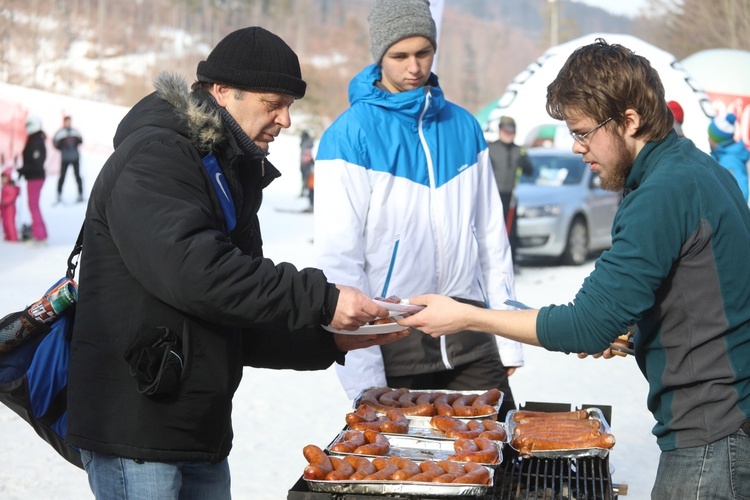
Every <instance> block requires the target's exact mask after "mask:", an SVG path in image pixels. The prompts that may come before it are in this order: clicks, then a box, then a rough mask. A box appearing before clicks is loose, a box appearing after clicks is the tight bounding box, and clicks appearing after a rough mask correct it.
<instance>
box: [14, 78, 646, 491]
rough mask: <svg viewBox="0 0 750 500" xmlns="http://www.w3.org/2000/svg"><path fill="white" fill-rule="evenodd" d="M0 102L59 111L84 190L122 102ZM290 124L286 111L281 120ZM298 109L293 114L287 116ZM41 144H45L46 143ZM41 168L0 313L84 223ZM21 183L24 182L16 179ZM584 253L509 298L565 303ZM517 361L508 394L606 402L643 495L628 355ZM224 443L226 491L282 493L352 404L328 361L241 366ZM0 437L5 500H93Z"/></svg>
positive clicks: (531, 270)
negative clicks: (43, 240) (34, 211)
mask: <svg viewBox="0 0 750 500" xmlns="http://www.w3.org/2000/svg"><path fill="white" fill-rule="evenodd" d="M0 92H2V95H3V97H4V98H5V99H6V100H12V99H18V100H19V101H20V102H21V103H23V104H25V105H26V106H27V107H29V108H30V110H31V112H32V113H36V114H39V115H40V116H42V118H43V122H44V130H45V132H46V133H47V135H48V136H51V135H52V134H54V132H55V130H56V128H57V126H58V124H59V123H60V122H61V119H62V115H63V114H64V113H70V114H72V115H73V125H74V126H75V127H77V128H78V129H79V130H80V131H81V133H82V135H83V138H84V148H83V150H82V164H81V166H82V176H83V179H84V188H85V189H89V188H90V186H91V184H92V183H93V181H94V179H95V177H96V175H97V172H98V170H99V168H100V166H101V165H102V163H103V162H104V161H105V160H106V158H107V156H108V154H109V153H110V152H111V139H112V136H113V135H114V131H115V128H116V126H117V123H118V122H119V120H120V118H121V117H122V116H123V115H124V113H125V112H126V111H127V110H126V109H125V108H121V107H117V106H110V105H105V104H100V103H94V102H91V101H84V100H80V99H73V98H69V97H65V96H59V95H52V94H46V93H43V92H38V91H32V90H28V89H23V88H19V87H14V86H9V85H4V84H0ZM292 118H293V121H294V118H295V117H292ZM298 118H300V117H298ZM49 150H50V153H53V152H54V150H53V149H52V148H49ZM298 158H299V141H298V136H297V134H292V133H286V134H282V136H280V137H279V138H278V139H277V141H276V142H274V143H272V144H271V156H270V160H271V161H272V162H273V163H274V164H275V165H276V166H277V167H278V168H279V169H280V170H281V171H282V173H283V174H284V175H283V176H282V178H281V179H279V180H277V181H276V182H274V183H273V184H272V185H271V186H270V187H269V188H268V189H267V190H266V196H265V201H264V205H263V208H262V209H261V212H260V219H261V224H262V227H263V239H264V249H265V253H266V255H267V256H268V257H270V258H272V259H274V260H275V261H289V262H292V263H294V264H296V265H297V266H298V267H300V268H303V267H310V266H312V265H313V257H312V248H313V247H312V237H313V226H312V224H313V220H314V216H313V215H309V214H294V213H282V212H279V211H277V210H276V209H277V208H281V209H288V208H291V209H302V208H304V207H306V206H307V200H306V199H304V198H299V188H300V182H301V181H300V177H299V166H298ZM47 168H48V177H47V181H46V182H45V184H44V188H43V190H42V200H41V208H42V213H43V215H44V218H45V221H46V223H47V230H48V232H49V240H48V244H47V245H46V246H32V245H30V244H26V243H16V244H11V243H8V242H0V275H1V276H2V277H3V282H4V284H5V286H3V287H2V289H0V304H2V309H0V316H2V315H5V314H7V313H9V312H12V311H16V310H19V309H21V308H23V307H25V306H26V305H28V304H29V303H31V302H32V301H34V300H36V299H37V298H38V296H39V295H40V294H41V293H42V292H43V291H44V290H46V289H47V287H48V286H49V285H51V284H52V283H53V282H54V281H56V280H57V279H58V278H59V277H61V276H62V275H63V273H64V272H65V266H66V262H67V257H68V254H69V253H70V250H71V248H72V246H73V243H74V241H75V239H76V236H77V235H78V231H79V229H80V225H81V222H82V221H83V217H84V212H85V204H75V203H72V202H73V200H74V199H75V191H76V188H75V180H74V178H73V175H72V173H68V178H67V179H66V181H65V185H64V193H63V197H64V199H65V200H67V202H66V203H65V204H62V205H56V206H55V205H53V203H54V200H55V191H56V189H55V187H56V184H57V179H58V174H57V172H58V171H59V166H58V159H57V156H55V155H54V154H51V155H50V158H49V159H48V164H47ZM21 188H22V190H25V182H24V181H22V182H21ZM25 203H26V198H25V196H24V197H23V198H22V199H21V200H19V205H18V213H19V215H18V220H17V222H18V224H19V226H20V224H21V223H22V222H28V221H29V212H28V208H26V206H25ZM592 269H593V262H588V263H586V264H584V265H583V266H581V267H557V266H556V267H544V266H534V267H523V268H522V270H521V272H520V273H519V274H518V276H517V277H516V293H517V296H518V298H519V300H521V301H523V302H526V303H527V304H530V305H532V306H542V305H546V304H549V303H566V302H568V301H570V300H572V298H573V296H574V294H575V292H576V291H577V290H578V288H579V287H580V285H581V283H582V282H583V279H584V278H585V277H586V276H587V275H588V273H589V272H591V270H592ZM525 352H526V365H525V366H524V367H523V368H520V369H518V370H517V372H516V373H515V374H514V375H513V376H512V377H511V385H512V387H513V392H514V394H515V396H516V400H517V402H521V403H523V402H528V401H544V402H557V403H568V404H573V405H576V406H579V405H581V404H595V405H610V406H612V422H611V428H612V432H613V433H614V434H615V436H616V437H617V444H616V445H615V447H614V449H613V450H612V452H611V459H610V463H611V466H612V468H613V481H614V482H615V483H619V484H622V483H624V484H627V485H628V487H629V489H628V493H627V497H628V498H633V499H636V500H637V499H646V498H649V494H650V490H651V486H652V484H653V480H654V476H655V473H656V468H657V464H658V457H659V450H658V448H657V445H656V441H655V438H654V437H653V436H652V435H651V427H652V426H653V425H654V420H653V417H652V416H651V414H650V413H649V412H648V411H647V409H646V394H647V385H646V382H645V379H644V377H643V376H642V374H641V373H640V371H639V370H638V368H637V366H636V363H635V360H634V359H633V358H632V357H626V358H618V357H616V358H614V359H611V360H603V359H598V360H594V359H592V358H587V359H584V360H580V359H578V358H577V357H576V356H575V355H564V354H560V353H551V352H547V351H545V350H544V349H541V348H536V347H530V346H527V347H526V348H525ZM234 403H235V406H234V414H233V416H234V431H235V437H234V448H233V449H232V452H231V454H230V456H229V462H230V466H231V469H232V476H233V478H232V479H233V485H232V492H233V496H234V498H236V499H253V500H258V499H261V500H263V499H269V500H273V499H281V498H286V496H287V492H288V490H289V489H290V488H291V487H292V486H293V485H294V484H295V482H296V481H297V480H298V479H299V477H300V475H301V474H302V470H303V469H304V467H305V465H306V462H305V460H304V458H303V456H302V448H303V447H304V446H305V445H307V444H316V445H318V446H321V447H324V446H326V445H327V444H329V442H330V441H331V440H332V439H333V438H334V437H335V436H336V435H337V434H338V432H339V431H340V430H341V429H342V428H343V426H344V424H345V422H344V415H345V414H346V413H347V412H349V411H351V402H350V401H349V400H348V399H347V397H346V395H345V393H344V391H343V389H342V388H341V387H340V385H339V383H338V380H337V378H336V374H335V371H334V369H333V368H329V369H328V370H325V371H317V372H295V371H290V370H284V371H274V370H265V369H251V368H246V369H245V373H244V378H243V381H242V384H241V385H240V388H239V390H238V392H237V394H236V397H235V398H234ZM0 439H2V442H3V451H4V453H5V455H4V456H5V459H4V460H3V466H2V467H0V497H2V498H4V499H6V500H13V499H26V498H36V499H70V498H92V497H93V495H92V494H91V492H90V490H89V487H88V483H87V478H86V474H85V473H84V472H83V471H81V470H79V469H77V468H75V467H73V466H71V465H69V464H68V463H67V462H66V461H64V460H63V459H62V458H60V457H59V456H58V455H57V454H56V453H55V452H54V451H53V450H52V448H51V447H49V446H48V445H47V444H46V443H45V442H43V441H42V440H41V439H40V438H38V437H37V436H36V434H35V433H34V431H33V430H32V428H31V427H30V426H29V425H28V424H27V423H26V422H25V421H23V420H21V419H20V418H19V417H17V416H16V415H15V414H14V413H12V412H11V411H10V410H9V409H8V408H6V407H5V406H0Z"/></svg>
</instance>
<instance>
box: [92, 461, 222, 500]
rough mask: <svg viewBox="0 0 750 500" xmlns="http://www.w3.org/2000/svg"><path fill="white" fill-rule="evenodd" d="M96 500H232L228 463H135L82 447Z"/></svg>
mask: <svg viewBox="0 0 750 500" xmlns="http://www.w3.org/2000/svg"><path fill="white" fill-rule="evenodd" d="M81 459H82V460H83V466H84V467H85V468H86V473H87V474H88V476H89V485H90V486H91V491H92V492H93V493H94V496H95V497H96V498H97V500H147V499H154V500H157V499H158V500H169V499H173V500H204V499H207V498H210V499H212V500H214V499H216V500H229V499H231V498H232V494H231V488H230V476H229V463H228V462H227V460H226V459H224V460H223V461H221V462H219V463H217V464H212V463H209V462H136V461H135V460H132V459H129V458H121V457H115V456H110V455H102V454H101V453H93V452H90V451H86V450H81Z"/></svg>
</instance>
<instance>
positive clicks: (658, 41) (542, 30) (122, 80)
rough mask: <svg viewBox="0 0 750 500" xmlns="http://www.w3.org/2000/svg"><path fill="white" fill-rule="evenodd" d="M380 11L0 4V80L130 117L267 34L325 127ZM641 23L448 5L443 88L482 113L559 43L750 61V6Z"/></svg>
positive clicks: (278, 2)
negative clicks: (133, 109)
mask: <svg viewBox="0 0 750 500" xmlns="http://www.w3.org/2000/svg"><path fill="white" fill-rule="evenodd" d="M373 1H374V0H0V78H2V79H3V80H4V81H6V82H7V83H11V84H15V85H22V86H26V87H34V88H39V89H43V90H48V91H52V92H59V93H64V94H67V95H73V96H76V97H85V98H90V99H96V100H102V101H108V102H113V103H116V104H123V105H132V104H133V103H135V102H136V101H137V100H138V99H140V98H141V97H142V96H143V95H145V94H147V93H149V92H150V91H151V90H152V85H151V82H152V80H153V78H154V76H155V75H156V74H158V73H159V72H160V71H164V70H167V71H171V72H175V73H178V74H181V75H184V76H185V77H186V78H187V79H188V81H192V78H194V75H195V67H196V64H197V63H198V62H199V61H200V60H202V59H204V58H205V56H206V55H207V54H208V52H209V51H210V50H211V48H212V47H213V46H214V45H215V44H216V43H217V42H218V41H219V40H220V39H221V38H222V37H223V36H224V35H226V34H227V33H229V32H230V31H233V30H234V29H237V28H241V27H244V26H249V25H261V26H264V27H266V28H267V29H269V30H271V31H273V32H275V33H277V34H278V35H280V36H281V37H282V38H284V39H285V40H286V41H287V42H288V43H289V44H290V45H291V46H292V47H293V48H294V49H295V51H296V52H297V53H298V55H299V56H300V62H301V64H302V71H303V77H304V78H305V80H306V81H307V82H308V85H309V87H308V89H309V90H308V94H307V96H306V97H305V99H303V100H301V101H300V102H299V103H298V104H297V105H296V106H299V107H300V108H301V109H303V110H304V111H305V112H307V113H309V114H311V115H314V116H318V117H320V120H321V126H325V124H326V123H327V122H330V120H332V119H333V118H335V117H336V116H337V115H338V114H339V113H340V112H341V111H343V110H344V109H345V108H346V107H347V104H348V102H347V86H348V83H349V81H350V79H351V78H352V77H353V76H354V75H355V74H356V73H357V72H358V71H359V70H360V69H361V68H362V67H364V66H365V65H367V64H370V63H371V61H372V60H371V56H370V52H369V35H368V26H367V13H368V11H369V9H370V7H371V6H372V3H373ZM648 5H649V8H648V9H647V11H646V12H644V13H642V14H641V15H639V16H638V17H636V18H634V19H630V18H626V17H621V16H613V15H610V14H608V13H606V12H605V11H603V10H601V9H597V8H593V7H590V6H588V5H585V4H581V3H575V2H571V1H569V0H556V1H550V0H524V1H523V2H519V1H518V0H445V11H444V14H443V21H442V30H441V33H440V37H439V41H438V45H439V47H438V68H437V73H438V75H439V77H440V82H441V86H442V87H443V89H444V90H445V92H446V95H447V96H448V98H449V99H451V100H453V101H454V102H456V103H458V104H460V105H462V106H464V107H466V108H467V109H469V110H470V111H472V112H476V111H477V110H479V109H480V108H481V107H483V106H484V105H485V104H487V103H488V102H489V101H491V100H492V99H495V98H497V97H498V96H499V95H501V94H502V92H503V90H504V89H505V87H506V86H507V85H508V84H509V83H510V82H511V81H512V80H513V78H514V77H515V76H516V75H517V74H518V73H519V72H520V71H522V70H523V69H524V68H526V67H527V66H528V65H529V64H531V63H533V61H534V60H535V59H537V58H538V57H539V56H540V55H541V54H542V53H543V52H544V51H545V50H546V49H547V48H549V47H550V45H551V44H553V42H554V41H557V42H558V43H563V42H565V41H567V40H571V39H574V38H578V37H580V36H583V35H585V34H586V33H594V32H609V33H625V34H631V35H634V36H637V37H639V38H642V39H643V40H645V41H647V42H650V43H653V44H655V45H657V46H659V47H661V48H662V49H664V50H666V51H669V52H671V53H673V54H674V55H675V56H676V57H677V58H678V59H682V58H684V57H686V56H688V55H690V54H692V53H694V52H696V51H699V50H703V49H708V48H717V47H727V48H738V49H745V50H747V49H749V48H750V47H749V46H748V45H749V44H750V0H713V1H712V2H705V0H648Z"/></svg>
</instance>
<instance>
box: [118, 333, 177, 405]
mask: <svg viewBox="0 0 750 500" xmlns="http://www.w3.org/2000/svg"><path fill="white" fill-rule="evenodd" d="M125 360H126V361H127V362H128V366H130V375H131V376H132V377H133V378H135V380H136V384H137V389H138V392H139V393H140V394H144V395H146V396H153V397H157V396H165V395H168V394H171V393H174V392H176V389H177V386H178V385H179V384H180V378H181V375H182V368H183V355H182V350H181V342H180V339H179V338H178V337H177V336H176V335H175V334H174V332H173V331H172V330H170V329H169V328H167V327H165V326H159V327H144V328H142V329H141V330H140V331H139V332H138V334H137V335H136V337H135V339H134V340H133V342H132V343H131V344H130V347H129V348H128V350H127V351H125Z"/></svg>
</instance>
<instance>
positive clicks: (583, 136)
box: [570, 116, 612, 146]
mask: <svg viewBox="0 0 750 500" xmlns="http://www.w3.org/2000/svg"><path fill="white" fill-rule="evenodd" d="M611 119H612V117H611V116H610V117H609V118H607V119H606V120H604V121H603V122H601V123H600V124H599V125H597V126H596V127H594V128H592V129H591V130H589V131H588V132H586V133H585V134H576V133H575V132H573V131H571V132H570V136H571V137H572V138H573V139H575V140H576V142H577V143H578V144H580V145H581V146H588V141H587V140H586V137H588V136H590V135H591V134H593V133H594V132H596V131H597V130H599V129H600V128H601V127H603V126H604V125H606V124H607V123H609V121H610V120H611Z"/></svg>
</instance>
